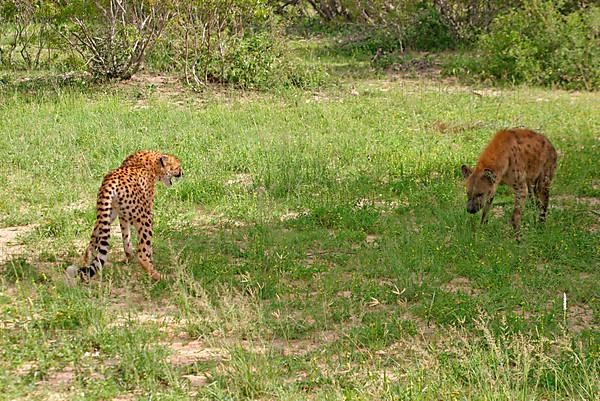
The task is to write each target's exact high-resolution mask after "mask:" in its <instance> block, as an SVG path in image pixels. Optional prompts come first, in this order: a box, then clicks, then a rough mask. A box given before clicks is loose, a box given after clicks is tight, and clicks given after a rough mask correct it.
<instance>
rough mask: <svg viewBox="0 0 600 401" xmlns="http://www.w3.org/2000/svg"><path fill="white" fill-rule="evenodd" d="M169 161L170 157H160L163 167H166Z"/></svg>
mask: <svg viewBox="0 0 600 401" xmlns="http://www.w3.org/2000/svg"><path fill="white" fill-rule="evenodd" d="M168 161H169V157H168V156H161V157H160V165H161V167H166V165H167V162H168Z"/></svg>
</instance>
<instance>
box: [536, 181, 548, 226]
mask: <svg viewBox="0 0 600 401" xmlns="http://www.w3.org/2000/svg"><path fill="white" fill-rule="evenodd" d="M550 182H551V178H550V177H548V176H544V177H542V178H541V179H540V181H539V183H538V185H536V187H535V196H536V198H537V201H538V202H537V203H538V205H539V211H540V223H543V222H544V221H546V214H547V213H548V203H549V201H550Z"/></svg>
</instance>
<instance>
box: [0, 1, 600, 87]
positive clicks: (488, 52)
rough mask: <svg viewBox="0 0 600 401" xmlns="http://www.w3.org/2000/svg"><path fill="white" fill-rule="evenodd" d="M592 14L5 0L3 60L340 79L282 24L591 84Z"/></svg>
mask: <svg viewBox="0 0 600 401" xmlns="http://www.w3.org/2000/svg"><path fill="white" fill-rule="evenodd" d="M599 20H600V11H599V7H598V6H597V5H594V2H593V1H562V0H561V1H555V0H510V1H497V0H494V1H488V2H481V1H474V0H410V1H400V0H376V1H367V2H365V1H362V0H310V1H309V0H291V1H290V0H281V1H267V0H197V1H180V0H160V1H141V2H134V1H131V0H119V1H117V0H102V1H95V2H87V1H73V2H68V3H63V2H60V1H54V0H3V1H2V2H1V3H0V67H2V68H4V69H12V70H15V69H29V70H32V69H41V70H51V71H59V72H71V71H81V70H83V69H86V70H87V71H89V72H90V73H91V74H92V75H93V76H94V77H96V78H101V79H106V78H109V79H110V78H117V79H128V78H129V77H131V76H132V75H134V74H135V73H136V72H137V71H138V70H139V69H140V68H143V67H144V66H145V68H146V69H147V70H150V71H153V72H158V73H164V72H167V73H170V74H178V75H181V76H183V77H184V78H185V80H186V82H188V83H189V84H190V85H193V86H195V87H204V86H205V85H207V84H209V83H220V84H229V85H233V86H235V87H240V88H248V89H261V90H266V89H275V88H282V87H291V86H296V87H304V88H315V87H322V86H324V85H326V84H328V83H331V82H337V81H338V78H339V77H338V76H337V74H336V71H332V70H328V69H327V66H325V65H320V63H319V62H316V63H305V62H303V60H302V59H301V58H298V57H296V55H294V53H293V50H292V49H291V48H290V47H289V45H288V42H289V33H290V32H292V33H296V34H297V33H300V32H301V33H302V35H304V36H306V35H308V36H309V37H313V36H315V35H317V36H321V37H334V38H336V40H341V44H342V45H341V46H339V47H340V50H341V51H344V52H346V53H350V54H357V53H360V54H361V55H364V57H365V58H366V59H371V60H372V63H371V64H372V65H371V66H370V67H371V68H372V70H373V71H374V72H375V74H377V73H378V71H383V70H389V69H397V68H396V67H398V66H400V67H399V68H400V69H403V68H404V67H403V66H402V65H403V64H404V63H406V62H407V61H410V60H411V57H412V56H411V55H410V53H411V52H415V51H417V52H419V51H427V52H440V51H447V50H460V53H456V54H455V56H454V57H452V56H447V55H444V58H445V59H446V62H445V64H446V68H445V70H446V73H448V74H454V75H459V76H470V77H476V78H478V79H484V80H491V81H493V82H509V83H529V84H535V85H551V86H559V87H564V88H569V89H586V90H595V89H597V88H598V87H599V86H600V72H599V71H600V69H599V68H597V66H598V65H599V62H600V61H599V60H600V50H599V49H600V33H599V32H600V28H599V26H600V22H599ZM299 27H301V29H299ZM286 32H287V33H286ZM342 32H346V33H347V34H348V37H347V38H343V39H339V38H340V37H341V33H342Z"/></svg>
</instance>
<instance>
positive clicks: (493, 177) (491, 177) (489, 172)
mask: <svg viewBox="0 0 600 401" xmlns="http://www.w3.org/2000/svg"><path fill="white" fill-rule="evenodd" d="M483 176H484V177H485V178H487V179H488V180H490V182H491V183H492V184H494V183H495V182H496V174H494V172H493V171H492V170H490V169H489V168H486V169H484V170H483Z"/></svg>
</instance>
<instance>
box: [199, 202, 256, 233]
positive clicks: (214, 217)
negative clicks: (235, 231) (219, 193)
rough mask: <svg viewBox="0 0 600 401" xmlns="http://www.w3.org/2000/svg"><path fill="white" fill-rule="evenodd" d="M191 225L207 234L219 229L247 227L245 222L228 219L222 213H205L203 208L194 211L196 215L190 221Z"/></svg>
mask: <svg viewBox="0 0 600 401" xmlns="http://www.w3.org/2000/svg"><path fill="white" fill-rule="evenodd" d="M192 224H193V225H194V226H196V227H198V228H200V229H203V230H207V231H209V232H210V231H215V230H218V229H221V228H240V227H246V226H247V225H248V223H246V222H245V221H241V220H234V219H229V218H227V217H225V215H224V214H222V213H217V212H215V211H207V210H205V209H203V208H198V209H197V210H196V215H195V216H194V218H193V220H192Z"/></svg>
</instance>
